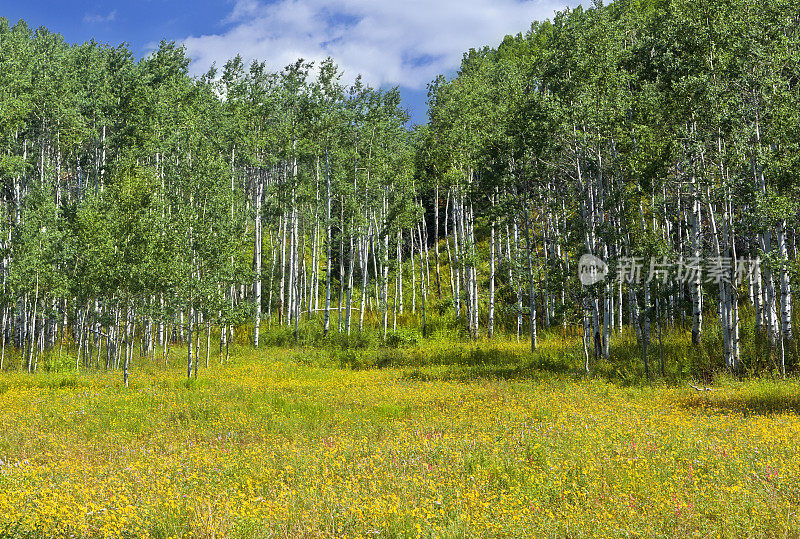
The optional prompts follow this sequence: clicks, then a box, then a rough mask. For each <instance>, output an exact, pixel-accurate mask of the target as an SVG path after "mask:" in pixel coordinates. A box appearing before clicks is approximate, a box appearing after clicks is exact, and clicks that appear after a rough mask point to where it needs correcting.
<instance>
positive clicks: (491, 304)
mask: <svg viewBox="0 0 800 539" xmlns="http://www.w3.org/2000/svg"><path fill="white" fill-rule="evenodd" d="M798 29H800V6H799V5H798V4H797V3H796V2H793V1H789V0H774V1H770V2H754V1H752V0H618V1H617V2H614V3H612V4H609V5H602V4H596V5H593V6H591V7H587V8H581V7H577V8H575V9H567V10H564V11H562V12H559V13H557V14H556V15H555V17H554V18H553V19H552V20H551V21H545V22H541V23H539V22H536V23H533V25H532V26H531V28H530V31H528V32H526V33H524V34H519V35H515V36H507V37H506V38H505V39H504V40H503V41H502V43H501V44H500V45H499V46H498V47H496V48H492V47H484V48H480V49H473V50H470V51H468V52H466V53H465V54H464V56H463V61H462V63H461V66H460V68H459V70H458V72H457V73H456V74H455V76H453V77H451V78H447V77H444V76H440V77H439V78H437V79H436V80H434V81H432V82H431V83H430V85H429V87H428V96H429V98H428V104H429V107H430V110H429V120H428V122H427V123H426V124H424V125H411V124H410V122H409V115H408V113H407V111H406V110H405V109H404V107H403V103H402V102H401V100H400V97H399V92H398V90H397V89H375V88H373V87H371V86H370V85H369V83H368V81H363V80H362V79H361V78H360V77H356V78H355V79H354V80H353V81H352V82H351V83H349V82H348V83H346V82H343V81H345V80H347V78H346V77H345V76H344V75H345V74H343V73H342V71H341V70H340V69H339V68H338V67H337V65H336V63H335V61H334V60H332V59H328V60H326V61H323V62H317V63H313V62H307V61H305V60H303V59H298V61H297V62H296V63H294V64H291V65H289V66H286V67H283V68H278V67H276V66H267V65H265V64H264V63H262V62H258V61H255V62H252V63H250V64H247V63H246V62H245V61H244V60H243V59H242V57H241V56H237V55H235V53H236V51H231V57H232V58H231V59H230V60H229V61H228V62H227V63H225V64H224V65H223V66H219V68H216V67H215V68H212V69H211V70H210V71H209V72H208V73H206V74H204V75H202V76H199V77H194V76H191V75H190V63H191V59H190V58H188V57H187V56H186V53H185V51H184V49H183V48H182V47H181V46H179V45H178V44H175V43H173V42H166V41H165V42H162V43H161V44H160V45H159V46H158V48H157V49H156V50H155V51H154V52H153V53H152V54H150V55H149V56H147V57H145V58H143V59H138V60H137V59H136V58H135V57H134V55H133V53H132V52H131V51H130V50H129V49H128V48H127V47H126V46H125V45H118V46H116V45H109V44H102V43H97V42H94V41H90V42H86V43H82V44H70V43H67V42H65V41H64V39H63V38H62V37H61V35H60V34H57V33H53V32H51V31H49V30H47V29H44V28H39V29H36V30H33V29H31V28H29V27H28V26H27V25H26V24H25V22H23V21H20V22H18V23H16V24H15V25H13V26H10V24H9V22H8V21H7V20H6V19H0V145H2V147H3V150H4V151H3V152H2V153H1V154H0V181H1V182H2V205H0V212H2V221H0V252H1V253H2V295H1V296H0V318H1V319H2V321H1V322H0V325H1V326H2V327H1V329H0V337H1V340H2V355H0V369H18V370H25V371H29V372H33V371H37V370H42V369H44V370H77V371H78V372H85V371H89V370H95V369H106V370H108V369H119V370H121V371H122V373H123V374H122V376H123V379H124V383H125V385H127V384H128V378H129V372H130V370H131V365H133V364H135V363H136V362H137V361H139V360H140V358H148V357H149V358H151V360H152V361H158V360H160V359H161V358H166V357H167V355H168V351H169V350H171V349H173V348H175V349H177V348H179V347H180V348H181V349H183V347H185V349H186V352H185V356H184V357H185V359H186V369H187V371H186V372H187V375H189V376H190V377H191V376H197V371H198V365H199V364H200V363H201V362H202V361H203V359H205V362H206V365H208V361H209V356H210V355H211V353H212V350H213V353H214V358H215V360H216V359H217V356H219V358H220V361H224V360H225V358H226V357H227V355H228V350H229V347H230V346H231V345H239V346H252V347H255V348H259V347H262V348H263V347H264V346H266V345H268V344H270V342H272V341H271V340H270V339H272V340H274V338H275V335H278V334H279V335H281V336H282V337H281V338H285V339H287V340H289V341H295V342H301V341H303V339H306V341H303V342H308V339H312V340H316V341H319V342H322V341H325V340H326V339H327V340H330V339H335V338H342V337H341V336H342V335H344V336H350V337H351V338H355V337H353V336H355V335H358V334H361V333H363V332H372V334H374V335H377V338H378V339H379V340H380V342H383V343H387V342H392V341H394V342H397V341H403V340H404V339H410V338H413V339H416V338H417V336H419V337H421V338H423V339H425V338H429V337H431V336H435V335H437V334H441V335H444V334H446V335H450V336H455V337H456V338H460V339H466V340H491V339H498V338H501V339H512V340H513V339H517V340H526V341H530V347H531V350H535V349H536V348H537V344H538V341H539V339H540V336H541V335H542V334H548V335H550V334H552V335H558V334H562V335H567V334H569V335H575V334H577V335H583V339H582V350H583V357H582V358H580V359H579V360H578V361H579V362H580V366H581V368H582V369H584V370H586V371H587V372H588V371H591V370H592V369H593V368H594V366H595V365H597V364H598V363H600V362H603V361H604V360H608V359H609V356H610V354H611V350H612V347H611V343H612V340H613V338H614V337H615V336H616V335H619V334H623V333H625V332H628V333H629V334H631V335H634V336H635V342H636V350H637V352H636V357H635V358H634V357H633V356H632V357H631V361H636V362H639V363H640V364H641V366H642V368H643V369H644V372H645V373H646V374H647V375H648V376H650V375H655V374H657V372H658V371H659V369H660V371H661V373H662V374H663V372H664V369H665V365H664V362H665V359H664V348H663V335H664V334H665V333H670V334H673V333H674V332H681V333H680V335H683V336H682V337H681V338H682V339H685V340H686V341H687V343H688V350H689V353H690V354H696V355H698V356H700V355H702V354H704V355H705V357H707V358H709V362H708V363H709V364H708V365H707V368H708V369H712V370H719V369H727V370H729V371H732V372H734V373H745V372H761V371H774V372H778V373H780V374H784V375H785V374H786V373H787V372H792V371H793V370H796V368H797V366H798V362H797V357H798V348H797V344H796V332H797V328H796V324H797V317H796V316H795V314H794V312H793V311H794V309H793V305H794V304H793V301H792V287H793V286H794V285H796V283H797V278H798V275H797V233H796V225H797V222H798V215H799V214H798V203H797V200H798V187H800V178H798V170H800V87H799V84H800V30H798ZM586 254H589V255H592V256H594V257H597V258H598V259H600V260H601V262H603V264H606V266H605V268H604V269H603V271H607V272H608V275H607V276H606V278H605V279H602V280H599V281H598V282H592V283H590V284H586V283H584V282H582V279H581V275H580V274H579V271H580V269H581V268H580V267H579V262H578V261H579V259H580V258H581V256H582V255H586ZM276 332H278V333H276ZM409 335H411V337H409ZM269 336H272V337H269ZM337 336H338V337H337ZM268 337H269V338H268ZM217 346H218V349H216V348H217ZM659 363H660V366H659ZM695 374H696V373H695Z"/></svg>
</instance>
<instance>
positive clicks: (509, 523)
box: [0, 343, 800, 537]
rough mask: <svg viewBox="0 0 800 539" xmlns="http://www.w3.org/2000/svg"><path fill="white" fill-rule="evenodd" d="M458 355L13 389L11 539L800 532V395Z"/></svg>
mask: <svg viewBox="0 0 800 539" xmlns="http://www.w3.org/2000/svg"><path fill="white" fill-rule="evenodd" d="M441 346H442V347H443V348H442V349H440V350H439V352H438V353H440V354H441V355H442V357H444V356H446V355H447V346H451V347H453V348H452V349H451V350H450V354H451V355H452V356H453V357H456V358H457V359H458V358H461V360H464V361H453V362H451V363H450V364H445V363H446V362H439V363H438V364H432V365H425V364H420V365H417V366H411V365H399V366H398V365H394V363H396V362H393V361H391V360H387V361H386V364H385V365H383V366H381V367H375V366H372V367H370V368H353V366H352V365H350V366H348V365H346V363H348V360H347V358H344V359H343V358H342V357H338V359H336V361H332V360H331V354H330V353H328V352H325V351H321V350H318V349H289V348H264V349H262V350H259V351H258V352H248V353H247V354H249V355H246V356H245V355H238V356H234V358H233V360H232V361H231V362H230V363H228V364H226V365H224V366H219V365H216V366H215V365H214V362H213V361H212V364H211V366H210V367H209V368H208V369H201V372H200V376H199V377H198V379H197V380H191V381H189V382H186V381H185V371H184V370H183V367H181V365H180V364H179V363H178V358H177V357H176V358H175V360H174V365H171V366H169V367H164V366H156V365H155V364H150V363H148V362H147V361H144V360H143V362H142V363H140V364H134V368H133V371H132V375H131V387H130V388H129V389H125V388H124V387H122V386H121V381H120V379H119V375H118V373H110V374H81V375H75V374H65V373H61V374H58V373H50V374H48V373H42V374H36V375H27V374H17V373H3V374H0V432H1V434H0V535H2V536H8V537H39V536H42V537H53V536H55V537H407V536H421V537H434V536H435V537H547V536H551V537H564V536H568V537H594V536H601V537H620V536H623V537H625V536H627V537H677V536H681V537H683V536H688V537H709V536H712V537H718V536H722V537H800V515H798V511H800V418H798V412H799V411H800V391H799V389H800V386H799V385H798V382H797V380H796V379H794V380H788V381H783V380H764V379H759V380H750V381H738V380H734V379H730V378H722V379H717V380H715V382H714V388H715V391H708V392H706V391H703V392H697V391H695V390H694V389H692V388H690V387H688V385H687V384H686V383H684V382H680V383H678V382H674V383H670V382H659V381H654V382H646V383H621V382H615V381H613V380H609V379H607V378H604V377H601V376H585V375H582V374H580V372H579V370H577V369H572V368H570V366H569V365H564V366H562V367H563V368H561V367H559V364H558V362H555V363H553V362H551V363H545V362H542V363H540V364H532V363H530V361H534V360H535V359H534V360H532V359H531V358H530V354H528V353H527V352H526V347H525V346H526V345H524V344H516V343H505V344H493V345H488V344H483V345H475V344H459V345H441ZM378 353H379V352H377V351H375V350H368V351H366V352H364V354H365V355H370V354H371V355H376V354H378ZM415 353H418V354H420V357H424V356H425V354H429V353H430V354H433V353H434V352H432V351H429V350H421V351H417V352H415ZM545 353H546V352H545ZM352 359H353V358H351V360H352ZM356 359H357V358H356ZM390 359H391V358H390ZM470 361H471V362H470ZM464 362H467V363H468V365H467V366H465V365H464ZM397 363H400V362H397ZM393 365H394V366H393Z"/></svg>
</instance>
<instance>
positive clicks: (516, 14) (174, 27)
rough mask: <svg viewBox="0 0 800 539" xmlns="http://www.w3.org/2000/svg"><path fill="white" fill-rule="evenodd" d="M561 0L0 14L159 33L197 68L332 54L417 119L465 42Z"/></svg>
mask: <svg viewBox="0 0 800 539" xmlns="http://www.w3.org/2000/svg"><path fill="white" fill-rule="evenodd" d="M565 1H566V0H394V1H386V2H384V1H381V0H220V1H205V2H204V1H200V2H192V1H187V0H129V1H128V2H124V3H123V2H119V3H117V2H110V1H104V0H89V1H86V0H60V1H56V0H52V1H42V0H0V8H2V9H0V16H3V17H6V18H7V19H9V21H10V22H11V24H15V23H16V22H17V20H19V19H24V20H25V21H26V22H27V23H28V24H29V25H30V26H32V27H34V28H36V27H39V26H45V27H47V28H48V29H49V30H51V31H54V32H59V33H61V34H63V35H64V37H65V39H66V40H67V41H69V42H83V41H87V40H89V39H91V38H92V37H94V38H95V39H97V40H98V41H101V42H109V43H112V44H117V43H120V42H127V43H128V44H129V46H130V48H131V50H133V52H134V53H135V54H136V56H137V57H142V56H145V55H146V54H148V53H149V52H150V51H151V50H152V49H153V48H154V46H155V45H156V44H157V43H158V42H159V41H160V40H161V39H167V40H174V41H176V42H179V43H183V44H185V45H186V47H187V50H188V53H189V56H190V58H192V59H193V63H192V66H191V69H192V71H193V72H194V73H196V74H197V73H201V72H204V71H205V70H206V69H207V68H208V66H210V65H211V64H212V63H213V62H216V64H217V65H218V66H219V65H222V64H223V63H224V62H225V60H226V59H227V58H229V57H231V56H234V55H235V54H236V53H241V54H242V56H244V57H245V58H246V59H247V60H252V59H255V58H258V59H260V60H266V61H267V63H268V65H269V66H271V67H272V68H273V69H276V70H277V69H280V68H281V67H283V66H284V65H286V64H288V63H290V62H292V61H294V60H295V59H296V58H298V57H303V58H306V59H309V60H321V59H323V58H325V57H327V56H331V57H333V58H334V60H336V62H337V63H338V64H339V65H340V66H341V67H342V68H343V69H344V72H345V77H344V79H345V82H349V81H351V80H352V79H353V78H354V77H355V75H356V74H358V73H361V74H362V75H363V77H364V79H365V81H366V82H368V83H369V84H371V85H372V86H380V87H391V86H399V87H400V91H401V93H402V96H403V99H404V103H405V106H407V107H408V108H409V110H410V112H411V114H412V118H413V120H414V121H415V122H417V123H423V122H424V121H425V118H426V105H425V99H426V89H425V88H426V84H427V83H428V82H429V81H430V80H432V79H433V78H434V77H435V76H436V74H438V73H444V74H446V75H452V73H453V72H454V71H455V69H457V68H458V64H459V61H460V59H461V55H462V54H463V52H464V51H466V50H467V49H469V48H470V47H479V46H482V45H487V44H488V45H496V44H498V43H499V42H500V41H501V40H502V38H503V36H505V35H506V34H509V33H517V32H520V31H525V30H527V29H528V28H529V27H530V23H531V21H533V20H535V19H543V18H550V17H552V15H553V13H554V11H555V10H557V9H562V7H563V6H564V4H565Z"/></svg>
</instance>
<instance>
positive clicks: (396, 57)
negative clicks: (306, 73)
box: [184, 0, 567, 89]
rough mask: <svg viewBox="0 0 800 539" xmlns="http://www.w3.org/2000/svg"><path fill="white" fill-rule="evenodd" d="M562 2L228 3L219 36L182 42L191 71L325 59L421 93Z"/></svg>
mask: <svg viewBox="0 0 800 539" xmlns="http://www.w3.org/2000/svg"><path fill="white" fill-rule="evenodd" d="M566 3H567V0H395V1H385V0H277V1H274V2H272V3H264V2H262V1H260V0H236V2H235V4H234V7H233V10H232V11H231V13H230V14H229V15H228V16H227V17H226V18H225V19H224V20H223V21H222V22H223V24H224V25H225V27H226V30H225V31H224V32H222V33H219V34H210V35H202V36H190V37H188V38H186V39H185V41H184V43H185V45H186V48H187V51H188V54H189V56H190V57H191V58H192V59H193V63H192V70H193V72H194V73H198V74H199V73H204V72H205V71H207V70H208V68H209V67H210V66H211V64H212V63H213V62H216V64H217V66H218V67H221V66H222V65H223V64H224V63H225V62H226V61H227V60H228V59H229V58H231V57H232V56H235V55H236V54H237V53H238V54H241V55H242V57H243V58H244V59H245V60H246V61H251V60H254V59H259V60H265V61H266V62H267V64H268V66H269V67H270V69H280V68H282V67H283V66H285V65H287V64H290V63H293V62H294V61H295V60H297V58H301V57H302V58H305V59H306V60H314V61H319V60H322V59H324V58H326V57H328V56H331V57H332V58H333V59H334V60H335V61H336V63H337V64H338V65H339V66H340V67H341V68H342V69H344V71H345V78H346V79H348V80H352V79H353V78H354V77H355V75H357V74H359V73H360V74H362V75H363V76H364V79H365V81H366V82H368V83H369V84H371V85H373V86H382V85H400V86H405V87H407V88H411V89H421V88H424V87H425V84H426V83H428V82H429V81H430V80H432V79H433V78H434V77H435V76H436V75H437V74H439V73H443V72H446V71H450V70H452V69H455V68H457V67H458V65H459V63H460V61H461V56H462V54H463V53H464V52H465V51H467V50H468V49H469V48H471V47H481V46H483V45H497V44H499V43H500V41H501V40H502V38H503V37H504V36H505V35H506V34H516V33H517V32H524V31H526V30H528V29H529V28H530V24H531V22H532V21H534V20H542V19H546V18H551V17H552V16H553V14H554V12H555V11H556V10H558V9H561V8H563V7H564V6H565V5H566Z"/></svg>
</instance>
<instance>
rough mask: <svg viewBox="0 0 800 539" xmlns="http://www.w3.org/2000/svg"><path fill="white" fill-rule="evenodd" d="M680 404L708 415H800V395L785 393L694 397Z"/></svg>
mask: <svg viewBox="0 0 800 539" xmlns="http://www.w3.org/2000/svg"><path fill="white" fill-rule="evenodd" d="M678 404H679V405H680V406H681V407H683V408H687V409H690V410H693V411H696V412H699V413H705V414H708V415H728V414H741V415H743V416H745V417H747V416H770V415H779V414H800V394H798V393H789V392H785V391H771V392H760V391H756V392H753V393H750V394H742V395H733V396H728V395H726V396H724V397H715V396H708V395H696V396H694V395H693V396H692V397H689V398H685V399H682V400H680V401H678Z"/></svg>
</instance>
